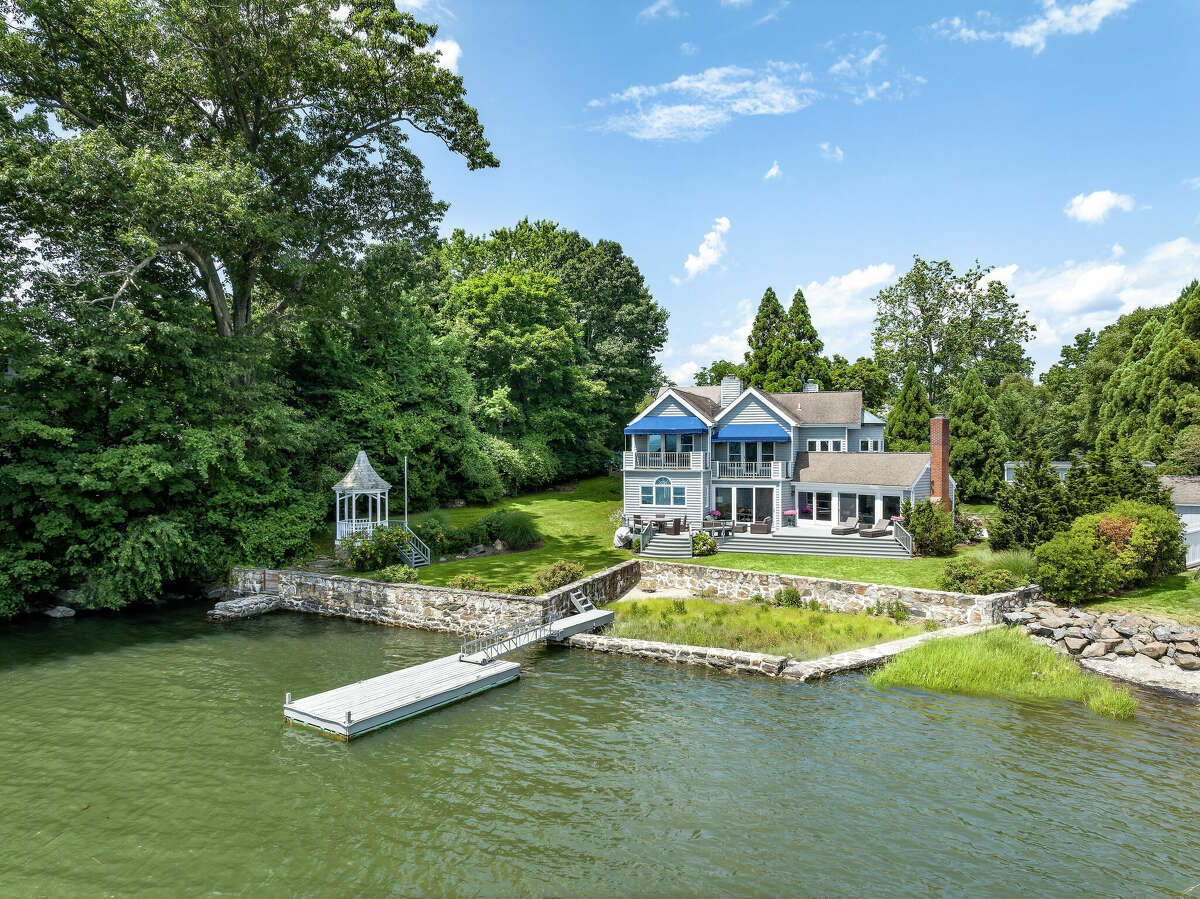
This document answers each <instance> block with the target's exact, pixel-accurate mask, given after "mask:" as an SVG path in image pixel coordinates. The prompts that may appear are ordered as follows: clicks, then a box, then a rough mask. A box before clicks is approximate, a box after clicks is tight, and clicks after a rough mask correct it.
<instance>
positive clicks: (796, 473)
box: [792, 453, 929, 488]
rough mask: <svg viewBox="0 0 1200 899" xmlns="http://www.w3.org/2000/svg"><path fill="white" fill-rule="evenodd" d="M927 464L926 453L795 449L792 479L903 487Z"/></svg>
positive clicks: (824, 482) (911, 481) (907, 485)
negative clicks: (814, 451) (835, 451)
mask: <svg viewBox="0 0 1200 899" xmlns="http://www.w3.org/2000/svg"><path fill="white" fill-rule="evenodd" d="M928 464H929V453H796V465H795V468H794V470H793V471H792V480H793V481H801V482H803V483H812V484H860V485H873V486H880V487H905V488H907V487H911V486H912V484H913V481H915V480H916V479H917V475H919V474H920V473H921V472H922V470H923V469H924V468H925V466H926V465H928Z"/></svg>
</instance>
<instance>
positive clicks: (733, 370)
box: [694, 359, 742, 387]
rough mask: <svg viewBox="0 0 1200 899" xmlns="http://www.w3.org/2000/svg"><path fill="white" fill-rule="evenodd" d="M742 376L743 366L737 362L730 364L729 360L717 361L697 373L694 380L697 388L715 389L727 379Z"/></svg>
mask: <svg viewBox="0 0 1200 899" xmlns="http://www.w3.org/2000/svg"><path fill="white" fill-rule="evenodd" d="M741 376H742V366H740V365H738V364H737V363H736V362H730V361H729V360H728V359H717V360H715V361H713V362H712V364H710V365H707V366H705V367H704V368H701V369H700V370H699V371H698V372H696V376H695V379H694V380H695V381H696V386H697V387H715V386H717V385H719V384H720V383H721V381H722V380H724V379H725V378H729V377H734V378H740V377H741Z"/></svg>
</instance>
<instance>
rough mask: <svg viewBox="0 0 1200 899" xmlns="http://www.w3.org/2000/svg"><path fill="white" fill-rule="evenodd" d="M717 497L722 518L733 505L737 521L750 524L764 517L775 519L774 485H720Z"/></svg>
mask: <svg viewBox="0 0 1200 899" xmlns="http://www.w3.org/2000/svg"><path fill="white" fill-rule="evenodd" d="M716 499H717V508H718V509H720V510H721V517H722V518H724V517H725V514H726V513H725V509H726V508H728V507H729V506H730V505H732V506H733V511H734V514H735V516H736V518H735V520H737V521H740V522H745V523H746V524H750V523H752V522H755V521H762V520H763V519H764V518H768V519H770V520H771V521H774V520H775V488H774V487H718V488H717V490H716Z"/></svg>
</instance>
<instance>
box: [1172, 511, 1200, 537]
mask: <svg viewBox="0 0 1200 899" xmlns="http://www.w3.org/2000/svg"><path fill="white" fill-rule="evenodd" d="M1175 514H1176V515H1178V516H1179V520H1180V521H1182V522H1183V525H1184V527H1185V528H1187V529H1188V530H1189V531H1193V530H1197V529H1200V506H1183V505H1179V506H1176V507H1175Z"/></svg>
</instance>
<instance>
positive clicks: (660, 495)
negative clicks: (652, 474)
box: [654, 478, 671, 506]
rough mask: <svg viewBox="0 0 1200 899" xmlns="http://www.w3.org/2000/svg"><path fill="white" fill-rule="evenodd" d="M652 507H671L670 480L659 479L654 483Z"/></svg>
mask: <svg viewBox="0 0 1200 899" xmlns="http://www.w3.org/2000/svg"><path fill="white" fill-rule="evenodd" d="M654 505H656V506H669V505H671V479H670V478H659V479H658V480H656V481H655V482H654Z"/></svg>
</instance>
